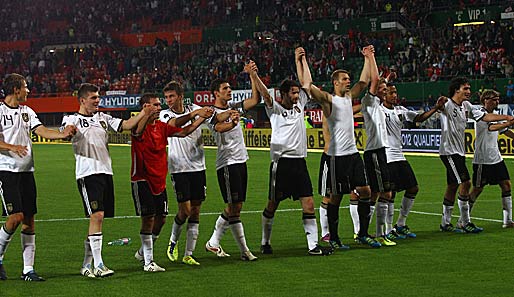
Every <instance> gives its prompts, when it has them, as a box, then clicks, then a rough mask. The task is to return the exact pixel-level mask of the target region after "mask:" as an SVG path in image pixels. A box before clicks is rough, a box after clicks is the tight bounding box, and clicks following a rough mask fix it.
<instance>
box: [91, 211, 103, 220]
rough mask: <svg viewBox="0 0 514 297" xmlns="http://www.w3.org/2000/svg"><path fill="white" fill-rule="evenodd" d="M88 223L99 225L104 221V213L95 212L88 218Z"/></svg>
mask: <svg viewBox="0 0 514 297" xmlns="http://www.w3.org/2000/svg"><path fill="white" fill-rule="evenodd" d="M89 220H90V221H93V222H96V223H101V222H102V221H103V220H104V212H103V211H97V212H95V213H93V214H91V216H90V217H89Z"/></svg>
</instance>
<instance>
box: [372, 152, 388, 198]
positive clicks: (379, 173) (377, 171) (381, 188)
mask: <svg viewBox="0 0 514 297" xmlns="http://www.w3.org/2000/svg"><path fill="white" fill-rule="evenodd" d="M371 158H372V159H373V167H375V174H376V176H377V182H378V190H379V191H380V192H385V191H384V184H383V183H382V171H380V164H379V163H378V155H377V153H372V154H371Z"/></svg>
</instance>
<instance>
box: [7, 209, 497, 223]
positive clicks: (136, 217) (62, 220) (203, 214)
mask: <svg viewBox="0 0 514 297" xmlns="http://www.w3.org/2000/svg"><path fill="white" fill-rule="evenodd" d="M340 208H343V209H347V208H349V207H348V206H343V207H340ZM301 210H302V209H301V208H286V209H277V212H295V211H301ZM316 210H318V208H316ZM395 211H396V212H399V211H400V209H395ZM241 213H242V214H256V213H262V210H246V211H241ZM411 213H415V214H421V215H427V216H440V215H441V214H440V213H433V212H425V211H415V210H411ZM219 214H220V212H204V213H201V214H200V215H202V216H213V215H216V216H217V215H219ZM452 217H454V218H458V217H459V216H458V215H453V216H452ZM138 218H140V217H139V216H116V217H114V218H112V219H138ZM471 218H472V219H474V220H477V221H485V222H497V223H502V222H503V221H502V220H497V219H488V218H480V217H471ZM87 220H89V218H68V219H42V220H35V221H36V222H69V221H87ZM0 223H2V224H3V223H5V221H0Z"/></svg>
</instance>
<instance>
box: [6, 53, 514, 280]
mask: <svg viewBox="0 0 514 297" xmlns="http://www.w3.org/2000/svg"><path fill="white" fill-rule="evenodd" d="M362 54H363V57H364V66H363V69H362V73H361V76H360V78H359V82H357V83H356V84H355V85H354V86H353V87H351V82H350V77H349V73H348V72H346V71H344V70H336V71H335V72H334V73H333V75H332V83H333V87H334V91H333V93H332V94H329V93H327V92H324V91H321V90H320V89H319V88H317V87H316V86H315V85H313V83H312V77H311V73H310V71H309V66H308V64H307V60H306V57H305V55H306V54H305V51H304V50H303V48H298V49H296V50H295V63H296V66H297V75H298V78H299V83H298V82H296V81H293V80H284V81H283V82H282V84H281V85H280V95H281V96H280V98H279V99H278V100H273V99H272V98H271V96H270V95H269V93H268V91H267V87H266V86H265V85H264V84H263V83H262V81H261V79H260V78H259V76H258V68H257V65H256V64H255V63H254V62H253V61H251V62H250V63H248V64H246V65H245V67H244V71H245V72H247V73H248V74H249V75H250V79H251V83H252V96H251V98H248V99H246V100H244V101H241V102H237V103H236V102H232V101H231V99H232V98H231V88H230V85H229V83H228V82H227V81H225V80H223V79H216V80H214V81H213V82H212V84H211V92H212V94H213V96H214V98H215V103H214V106H212V107H203V108H202V107H199V106H195V105H184V104H183V94H184V90H183V88H182V87H181V85H180V84H179V83H177V82H174V81H172V82H170V83H168V84H167V85H166V86H165V87H164V89H163V93H164V96H165V99H166V102H167V104H168V107H169V109H166V110H161V104H160V101H159V98H158V96H157V95H155V94H144V95H143V96H142V98H141V100H140V106H141V112H140V113H139V114H138V115H136V116H134V117H132V118H130V119H128V120H122V119H119V118H115V117H112V116H110V115H108V114H105V113H103V112H99V111H98V105H99V101H100V100H99V98H100V96H99V93H98V92H99V89H98V87H96V86H94V85H91V84H83V85H82V86H81V87H80V89H79V92H78V100H79V103H80V107H79V111H78V112H77V113H75V114H73V115H66V116H64V117H63V121H62V126H61V128H60V130H59V131H54V130H51V129H47V128H46V127H44V126H43V125H42V123H41V122H40V121H39V119H38V118H37V115H36V114H35V112H34V111H33V110H32V109H30V108H29V107H27V106H25V105H20V103H23V102H25V101H26V98H27V95H28V93H29V91H28V89H27V84H26V81H25V79H24V78H23V77H22V76H20V75H17V74H11V75H9V76H8V77H7V78H6V80H5V81H4V91H5V93H6V95H7V96H6V99H5V101H4V103H3V104H2V105H0V114H1V123H0V128H1V132H2V133H1V134H0V136H1V137H2V138H1V139H0V149H1V150H0V182H1V184H0V190H1V196H2V197H1V198H2V206H3V215H4V216H8V218H7V221H6V223H5V224H4V225H3V226H2V227H1V228H0V279H2V280H3V279H7V274H6V272H5V268H4V265H3V258H4V254H5V251H6V249H7V246H8V245H9V242H10V241H11V238H12V236H13V234H14V232H15V231H16V229H17V227H18V226H19V225H20V224H21V225H22V227H21V240H22V253H23V262H24V268H23V272H22V275H21V278H22V279H24V280H27V281H43V280H44V279H43V278H42V277H40V276H39V275H38V274H37V273H36V272H35V270H34V255H35V230H34V215H35V214H36V212H37V207H36V186H35V182H34V176H33V171H34V166H33V165H34V162H33V158H32V143H31V139H30V132H31V131H33V132H34V133H36V134H38V135H40V136H42V137H45V138H49V139H70V140H71V142H72V146H73V150H74V153H75V159H76V169H75V171H76V180H77V187H78V190H79V193H80V195H81V197H82V202H83V206H84V211H85V215H86V216H87V217H89V226H88V235H87V238H86V240H84V260H83V265H82V267H81V269H80V273H81V274H82V275H83V276H86V277H91V278H95V277H107V276H111V275H113V274H114V271H113V270H111V269H109V268H108V267H107V266H106V265H105V264H104V261H103V259H102V245H103V243H102V242H103V235H102V223H103V218H104V217H112V216H114V186H113V181H112V174H113V172H112V166H111V159H110V156H109V152H108V146H107V142H108V141H107V139H108V137H107V136H108V132H109V131H116V132H121V131H122V130H131V133H132V148H131V154H132V168H131V184H132V197H133V201H134V206H135V209H136V213H137V215H139V216H141V229H140V237H141V247H140V249H139V250H138V251H136V253H135V258H136V259H137V260H139V261H140V262H141V265H142V267H143V270H144V271H148V272H159V271H165V269H164V268H162V267H161V266H159V265H157V264H156V263H155V262H154V261H153V245H154V243H155V241H156V240H157V239H158V238H159V234H160V232H161V229H162V227H163V225H164V224H165V221H166V215H167V214H168V203H167V194H166V177H167V173H168V172H169V173H170V175H171V180H172V183H173V188H174V191H175V194H176V198H177V201H178V212H177V214H176V215H175V217H174V220H173V225H172V231H171V236H170V240H169V244H168V250H167V254H168V258H169V259H170V260H171V261H173V262H175V261H178V258H179V255H178V242H179V239H180V235H181V233H182V229H183V228H184V227H185V228H186V244H185V249H184V250H185V251H184V256H183V257H182V263H185V264H188V265H200V263H199V262H198V261H197V259H196V258H195V257H194V256H193V252H194V250H195V247H196V242H197V238H198V225H199V217H200V208H201V204H202V202H203V201H204V200H205V192H206V178H205V158H204V152H203V146H202V140H201V131H200V130H199V129H197V128H198V127H200V126H201V124H202V123H204V122H206V123H207V125H208V126H209V128H210V129H211V130H212V131H213V135H214V137H215V139H216V143H217V146H218V150H217V156H216V170H217V177H218V183H219V188H220V192H221V194H222V197H223V200H224V202H225V203H226V207H225V208H224V209H223V211H222V213H221V214H220V215H219V217H218V218H217V220H216V223H215V227H214V231H213V233H212V235H211V237H210V239H209V240H208V241H207V243H206V244H205V249H206V250H207V251H210V252H212V253H214V254H216V256H218V257H229V256H230V255H229V254H228V253H226V252H225V251H224V250H223V248H222V247H221V245H220V241H221V239H222V237H223V235H224V234H225V232H226V231H227V230H228V229H230V230H231V232H232V234H233V237H234V239H235V241H236V243H237V244H238V246H239V248H240V255H241V256H240V257H241V259H242V260H245V261H255V260H257V257H256V256H254V255H253V253H252V252H251V251H250V249H249V248H248V246H247V243H246V238H245V233H244V228H243V224H242V221H241V217H240V213H241V210H242V206H243V203H244V202H245V200H246V189H247V167H246V161H247V160H248V153H247V150H246V147H245V144H244V138H243V131H242V128H241V126H240V125H239V118H240V116H241V114H243V113H245V112H247V111H248V110H249V109H251V108H253V107H254V106H256V105H257V104H258V103H259V102H260V101H261V98H262V99H263V100H264V103H265V109H266V113H267V115H268V116H269V118H270V123H271V128H272V140H271V145H270V155H271V164H270V169H269V195H268V198H269V199H268V202H267V205H266V207H265V209H264V211H263V213H262V241H261V252H262V253H264V254H272V253H273V249H272V247H271V233H272V226H273V220H274V215H275V212H276V210H277V209H278V207H279V204H280V202H281V201H282V200H284V199H287V198H292V199H293V200H298V201H300V204H301V207H302V222H303V227H304V230H305V234H306V239H307V245H308V254H310V255H329V254H331V253H332V252H333V251H334V250H335V249H340V250H344V249H348V246H346V245H344V244H343V243H342V242H341V240H340V239H339V236H338V224H339V206H340V203H341V199H342V196H343V195H344V194H351V195H350V214H351V217H352V220H353V224H354V233H355V240H356V241H358V242H360V243H363V244H367V245H369V246H371V247H380V246H382V245H387V246H390V245H395V244H396V243H395V242H394V240H395V239H398V238H404V237H407V236H408V237H415V234H414V233H412V232H411V231H410V229H409V227H408V226H407V225H406V218H407V216H408V214H409V211H410V209H411V208H412V205H413V203H414V198H415V197H416V194H417V192H418V186H417V181H416V178H415V176H414V173H413V171H412V169H411V167H410V165H409V163H408V162H407V160H406V159H405V157H404V156H403V154H402V152H401V128H402V121H403V120H409V121H423V120H426V119H427V118H428V117H430V116H431V115H432V114H434V113H435V112H436V111H440V112H441V123H442V129H441V133H442V141H441V147H440V155H441V159H442V161H443V163H444V164H445V166H446V168H447V181H448V182H447V189H446V192H445V195H444V203H443V218H442V223H441V226H440V228H441V230H442V231H452V232H454V231H455V232H457V231H461V232H471V233H476V232H480V231H482V229H481V228H479V227H477V226H475V225H474V224H473V223H471V221H470V216H469V212H470V210H471V206H472V205H473V204H472V203H473V202H474V201H475V200H476V198H477V197H478V195H479V194H480V192H481V190H482V189H483V187H484V186H485V185H486V184H500V187H501V188H502V201H503V208H504V227H512V226H514V224H513V223H512V210H511V209H512V199H511V196H510V177H509V175H508V172H507V169H506V167H505V164H504V163H503V160H502V159H501V155H500V154H499V150H498V147H497V142H496V140H497V137H498V131H503V132H505V133H507V135H508V136H511V137H512V132H510V130H508V127H509V126H510V125H512V124H513V122H514V118H513V117H512V116H504V115H497V114H494V113H493V111H494V109H495V108H496V107H497V105H498V94H497V93H494V92H485V93H484V94H483V95H482V104H483V107H482V108H477V107H475V106H472V105H471V104H470V103H469V102H468V101H467V100H468V99H469V97H470V94H471V92H470V87H469V82H468V81H467V80H466V79H465V78H456V79H454V80H453V81H452V82H451V84H450V89H449V93H450V94H449V95H450V96H449V97H450V98H446V97H441V98H439V99H438V101H437V103H436V106H434V108H432V109H431V110H429V111H427V112H424V113H416V112H413V111H409V110H407V109H405V108H403V107H401V106H397V105H396V104H397V93H396V88H395V86H394V85H392V84H391V83H387V80H385V79H381V78H380V77H379V74H378V69H377V66H376V61H375V57H374V48H373V46H367V47H365V48H363V50H362ZM368 86H369V88H368V92H367V93H366V95H365V96H364V98H363V99H362V101H361V105H358V106H352V99H353V98H357V97H359V96H360V94H361V93H362V92H363V91H364V90H365V89H366V88H367V87H368ZM309 99H311V100H315V101H316V102H318V103H319V104H320V105H321V106H322V109H323V113H324V119H323V134H324V137H325V139H326V143H327V146H326V147H325V152H324V153H323V155H322V157H321V163H320V174H319V185H318V186H319V192H320V194H321V195H322V196H323V197H324V198H323V201H322V203H321V207H320V221H321V230H322V235H323V237H322V240H325V241H328V242H329V243H330V245H329V246H327V247H323V246H322V245H320V244H319V243H318V239H319V236H318V226H317V222H316V216H315V209H314V200H313V188H312V184H311V179H310V176H309V172H308V170H307V165H306V162H305V158H306V157H307V145H306V131H305V123H304V117H303V113H304V107H305V105H306V103H307V101H308V100H309ZM360 110H362V114H363V117H364V121H365V125H366V133H367V136H368V137H367V144H366V149H365V152H364V162H363V161H362V159H361V157H360V155H359V153H358V151H357V148H356V145H355V140H354V130H353V127H354V126H353V121H354V120H353V114H354V113H356V112H358V111H360ZM468 117H471V118H473V119H475V120H477V121H479V122H478V123H477V130H476V131H477V140H476V154H475V159H474V165H473V168H474V174H473V182H474V186H475V187H474V189H473V191H471V193H470V188H471V183H470V177H469V173H468V171H467V169H466V166H465V159H464V128H465V124H466V121H467V118H468ZM167 145H168V148H169V149H168V152H166V146H167ZM400 177H401V178H400ZM403 190H405V194H404V197H403V199H402V205H401V210H400V215H399V218H398V221H397V223H396V224H395V226H394V227H393V226H392V221H393V215H394V197H395V193H396V192H400V191H403ZM457 191H458V192H459V195H458V198H459V199H458V201H459V202H458V205H459V209H460V214H461V215H460V218H459V221H458V223H457V227H458V228H455V227H453V225H452V224H451V221H450V220H451V214H452V210H453V205H454V203H455V195H456V193H457ZM375 204H376V207H375ZM373 212H376V224H377V225H376V236H375V237H371V236H370V235H369V233H368V228H369V224H370V220H371V217H372V215H373ZM186 222H187V224H186Z"/></svg>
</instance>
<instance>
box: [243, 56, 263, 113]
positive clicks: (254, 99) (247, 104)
mask: <svg viewBox="0 0 514 297" xmlns="http://www.w3.org/2000/svg"><path fill="white" fill-rule="evenodd" d="M256 67H257V66H256V65H255V63H254V62H253V61H250V63H248V64H246V65H245V67H244V69H243V71H244V72H246V73H250V72H251V71H252V69H254V68H256ZM255 71H256V70H255ZM260 102H261V96H259V94H258V93H257V92H253V84H252V96H251V97H250V98H248V99H246V100H244V101H243V109H244V110H245V111H246V110H250V109H252V108H253V107H254V106H255V105H257V104H259V103H260Z"/></svg>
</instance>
